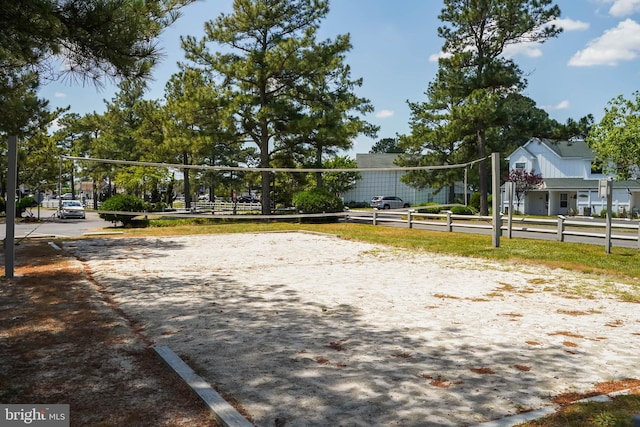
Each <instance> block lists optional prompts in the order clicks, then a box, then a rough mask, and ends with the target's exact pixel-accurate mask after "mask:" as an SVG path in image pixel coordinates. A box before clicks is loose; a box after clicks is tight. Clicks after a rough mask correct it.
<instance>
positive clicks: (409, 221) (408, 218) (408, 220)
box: [407, 209, 414, 228]
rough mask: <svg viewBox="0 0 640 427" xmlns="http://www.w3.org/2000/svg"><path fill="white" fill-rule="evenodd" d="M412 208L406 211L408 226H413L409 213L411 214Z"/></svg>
mask: <svg viewBox="0 0 640 427" xmlns="http://www.w3.org/2000/svg"><path fill="white" fill-rule="evenodd" d="M413 212H414V210H413V209H409V211H408V212H407V222H408V223H409V228H413V224H412V223H411V214H413Z"/></svg>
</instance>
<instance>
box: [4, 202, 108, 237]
mask: <svg viewBox="0 0 640 427" xmlns="http://www.w3.org/2000/svg"><path fill="white" fill-rule="evenodd" d="M55 213H56V211H55V210H51V209H40V221H35V222H28V221H25V219H24V218H16V226H15V236H16V240H20V239H24V238H27V237H29V238H34V237H39V238H44V237H52V238H53V237H78V236H83V235H86V234H87V233H98V232H108V230H104V228H105V227H110V226H112V223H110V222H108V221H105V220H103V219H101V218H100V217H99V216H98V214H97V213H95V212H91V211H87V213H86V216H87V218H86V219H59V218H57V217H56V215H55ZM33 215H34V217H35V218H37V216H38V211H37V209H33ZM6 235H7V228H6V223H5V222H4V221H2V223H1V224H0V239H2V240H4V238H5V237H6Z"/></svg>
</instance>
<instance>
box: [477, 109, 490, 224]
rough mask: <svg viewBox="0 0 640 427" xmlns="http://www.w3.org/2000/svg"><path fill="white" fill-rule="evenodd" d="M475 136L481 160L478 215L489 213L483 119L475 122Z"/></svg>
mask: <svg viewBox="0 0 640 427" xmlns="http://www.w3.org/2000/svg"><path fill="white" fill-rule="evenodd" d="M476 138H477V144H478V157H479V158H481V159H482V160H481V161H480V163H479V165H478V177H479V179H480V185H479V186H480V215H489V202H488V197H487V195H488V177H487V161H486V159H485V157H486V156H487V148H486V147H487V145H486V144H487V137H486V134H485V126H484V122H483V121H478V122H477V123H476Z"/></svg>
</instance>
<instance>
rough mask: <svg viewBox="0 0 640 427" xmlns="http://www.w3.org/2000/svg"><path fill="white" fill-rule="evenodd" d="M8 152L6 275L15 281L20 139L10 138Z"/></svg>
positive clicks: (5, 241) (5, 240)
mask: <svg viewBox="0 0 640 427" xmlns="http://www.w3.org/2000/svg"><path fill="white" fill-rule="evenodd" d="M8 142H9V147H8V148H9V150H8V152H7V219H6V222H5V226H6V234H5V235H6V237H5V239H4V275H5V277H6V278H7V279H13V270H14V263H15V249H16V247H15V238H16V187H17V186H18V185H17V181H18V137H17V136H10V137H9V141H8Z"/></svg>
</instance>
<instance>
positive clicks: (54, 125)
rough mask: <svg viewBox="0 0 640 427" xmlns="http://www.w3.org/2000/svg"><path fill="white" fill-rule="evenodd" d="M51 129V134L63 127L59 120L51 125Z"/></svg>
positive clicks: (55, 120)
mask: <svg viewBox="0 0 640 427" xmlns="http://www.w3.org/2000/svg"><path fill="white" fill-rule="evenodd" d="M49 129H50V130H51V132H55V131H57V130H60V129H62V127H61V126H60V125H59V124H58V119H54V120H53V121H52V122H51V123H49Z"/></svg>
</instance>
